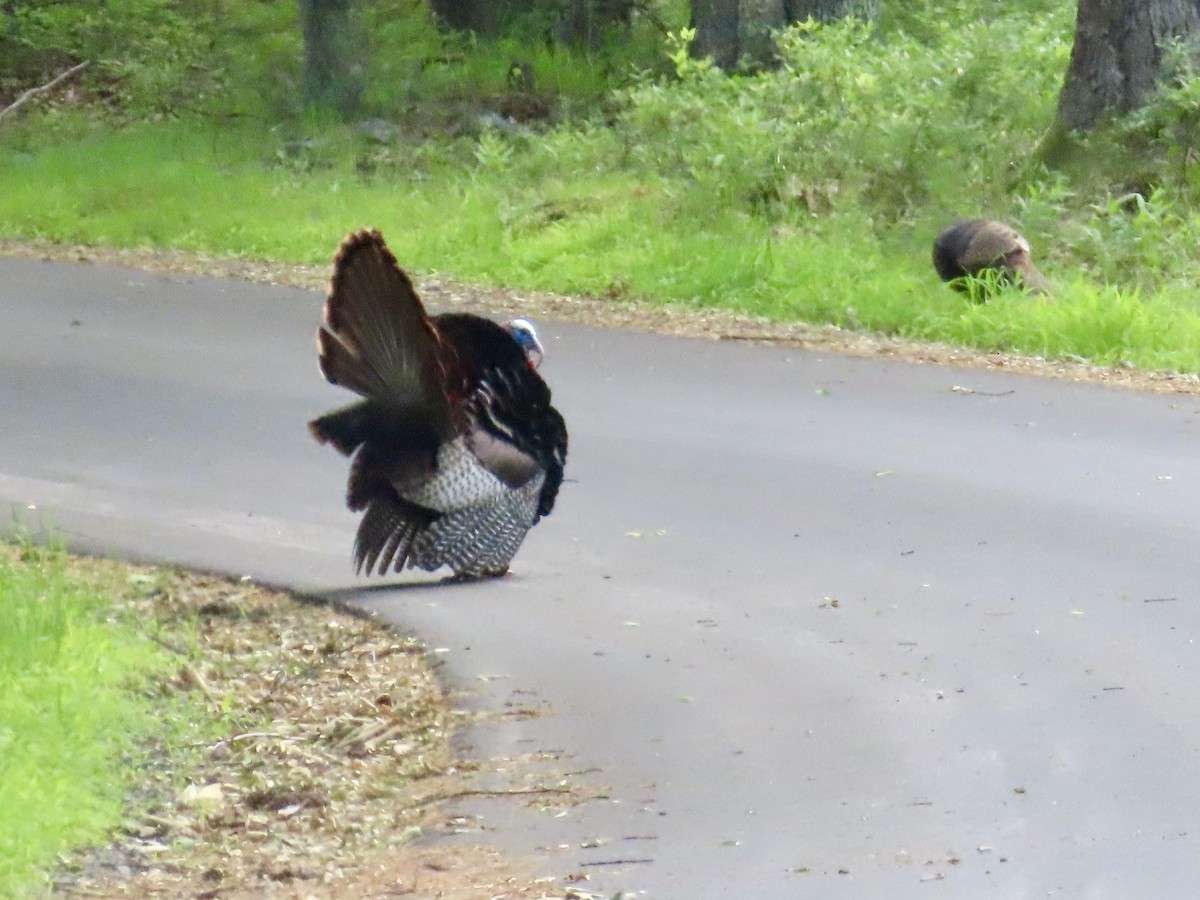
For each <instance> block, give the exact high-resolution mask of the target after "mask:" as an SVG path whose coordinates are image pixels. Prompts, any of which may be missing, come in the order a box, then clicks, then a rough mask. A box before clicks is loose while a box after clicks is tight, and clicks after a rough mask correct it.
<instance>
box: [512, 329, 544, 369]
mask: <svg viewBox="0 0 1200 900" xmlns="http://www.w3.org/2000/svg"><path fill="white" fill-rule="evenodd" d="M504 327H505V329H507V331H508V333H509V334H511V335H512V338H513V340H514V341H516V342H517V345H518V346H519V347H520V348H521V349H522V350H524V351H525V355H526V356H527V357H528V358H529V365H530V366H532V367H533V368H535V369H536V368H537V367H538V366H540V365H541V364H542V360H543V359H545V358H546V350H545V348H544V347H543V346H542V342H541V341H539V340H538V335H537V329H536V328H534V327H533V323H532V322H530V321H529V320H528V319H513V320H512V321H511V322H508V323H507V324H505V326H504Z"/></svg>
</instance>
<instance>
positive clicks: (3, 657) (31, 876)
mask: <svg viewBox="0 0 1200 900" xmlns="http://www.w3.org/2000/svg"><path fill="white" fill-rule="evenodd" d="M111 606H112V599H111V598H110V597H109V596H106V595H105V594H104V593H103V592H101V591H100V590H99V589H97V588H96V587H94V586H91V585H88V584H85V583H81V582H79V581H77V580H75V579H73V578H72V577H70V576H69V575H68V573H67V571H66V569H65V567H64V562H63V558H62V556H61V554H58V553H56V552H53V551H49V550H42V549H38V548H34V547H25V548H23V549H22V550H21V552H20V553H19V554H18V553H16V552H13V550H12V548H9V547H4V546H0V896H3V897H17V896H23V895H25V894H34V893H41V891H42V890H43V889H44V877H45V875H44V873H45V871H46V870H47V868H49V867H52V866H53V865H54V864H55V862H56V858H57V855H58V854H60V853H62V852H65V851H68V850H70V849H71V848H72V847H76V846H80V845H84V844H88V843H91V842H95V841H100V840H102V839H104V837H105V836H106V835H107V834H108V833H109V832H110V831H111V830H112V828H113V827H114V826H115V825H117V824H118V823H119V822H120V819H121V812H122V805H123V799H124V794H125V789H126V787H127V785H128V782H129V772H128V768H127V767H128V765H129V760H130V759H131V758H132V754H133V753H134V752H135V743H136V742H137V740H138V739H139V738H140V737H145V736H146V735H148V734H149V733H151V732H152V731H153V730H154V729H155V728H156V725H155V722H154V721H153V720H152V719H151V718H150V715H149V702H148V701H147V700H145V699H144V698H141V697H139V695H138V694H137V693H136V692H135V691H134V690H133V687H134V686H135V685H136V684H138V683H139V681H140V680H141V679H144V677H145V676H146V675H147V674H148V673H150V672H152V671H155V670H158V669H160V668H161V667H162V666H163V660H162V658H161V651H160V650H159V649H158V648H156V647H155V646H154V645H153V644H152V643H151V642H149V641H148V640H145V639H144V638H143V637H141V636H139V635H137V634H136V633H135V632H134V631H133V630H132V629H131V628H127V627H122V626H120V625H118V624H115V623H114V622H111V621H108V620H107V619H106V616H108V615H109V614H110V613H111V612H112V609H111Z"/></svg>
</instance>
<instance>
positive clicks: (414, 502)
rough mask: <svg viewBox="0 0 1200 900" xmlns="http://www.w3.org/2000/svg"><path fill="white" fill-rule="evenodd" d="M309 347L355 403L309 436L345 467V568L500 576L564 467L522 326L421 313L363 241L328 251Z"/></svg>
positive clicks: (397, 273)
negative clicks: (321, 314)
mask: <svg viewBox="0 0 1200 900" xmlns="http://www.w3.org/2000/svg"><path fill="white" fill-rule="evenodd" d="M317 349H318V353H319V358H320V367H321V373H322V374H323V375H324V376H325V378H326V379H327V380H328V381H330V382H331V383H333V384H336V385H340V386H341V387H344V388H348V389H350V390H352V391H354V392H355V393H357V394H359V395H360V396H361V397H362V398H363V399H362V400H360V401H359V402H357V403H354V404H352V405H350V406H347V407H344V408H342V409H338V410H335V411H334V412H331V413H328V414H327V415H324V416H321V417H320V418H319V419H314V420H313V421H312V422H310V423H309V425H308V427H309V431H311V432H312V434H313V436H314V437H315V438H316V439H317V440H318V441H320V442H321V443H330V444H332V445H333V446H334V447H336V448H337V449H338V450H339V451H341V452H342V453H343V454H345V455H347V456H352V457H353V458H352V460H351V463H350V480H349V485H348V488H347V492H346V504H347V505H348V506H349V507H350V509H352V510H354V511H358V510H364V511H365V512H364V514H363V517H362V521H361V522H360V523H359V526H358V535H357V537H356V539H355V542H354V562H355V567H356V570H357V571H360V572H361V571H362V570H363V569H364V568H365V569H366V572H367V574H370V573H371V571H372V570H373V569H374V570H376V571H378V572H379V573H380V574H384V573H386V572H387V571H388V569H389V567H392V568H394V570H395V571H397V572H399V571H400V570H401V569H403V568H404V566H405V565H408V566H409V567H417V568H421V569H425V570H427V571H430V572H432V571H433V570H435V569H437V568H439V567H441V566H443V565H444V566H449V567H450V568H451V569H452V570H453V571H454V573H455V575H456V576H458V577H462V578H478V577H482V576H495V575H503V574H504V573H505V572H507V571H508V565H509V563H510V562H511V560H512V558H513V556H514V555H515V554H516V552H517V548H519V547H520V546H521V543H522V541H524V539H525V535H526V533H527V532H528V531H529V529H530V528H531V527H533V525H534V524H535V523H536V522H537V521H538V520H539V519H540V518H541V517H542V516H545V515H548V514H549V513H550V510H551V509H553V508H554V500H555V497H556V496H557V494H558V489H559V486H560V485H561V484H562V479H563V465H564V463H565V462H566V456H567V428H566V424H565V423H564V421H563V417H562V416H561V415H559V413H558V411H557V410H556V409H555V408H554V407H553V406H551V405H550V388H549V387H547V386H546V382H544V381H543V380H542V378H541V376H539V375H538V373H537V372H536V371H535V369H536V366H537V365H538V364H540V362H541V360H542V357H543V356H544V351H543V349H542V346H541V344H540V343H539V342H538V338H537V333H536V332H535V331H534V328H533V326H532V325H530V324H529V322H527V321H525V320H524V319H514V320H513V321H511V322H509V323H507V324H506V325H499V324H497V323H495V322H493V321H491V320H490V319H484V318H481V317H479V316H474V315H470V314H466V313H444V314H442V315H437V316H429V315H427V314H426V312H425V308H424V306H422V304H421V300H420V298H419V297H418V296H417V293H416V291H415V290H414V289H413V285H412V282H411V281H410V280H409V278H408V276H407V275H406V274H405V273H404V271H403V270H402V269H401V268H400V266H399V265H398V264H397V262H396V258H395V257H394V256H393V255H392V253H391V251H390V250H388V248H387V246H386V245H385V244H384V242H383V237H382V236H381V235H380V234H379V232H378V231H360V232H357V233H356V234H351V235H350V236H349V237H347V238H346V240H344V241H343V242H342V245H341V247H340V248H339V249H338V253H337V257H336V259H335V260H334V268H333V279H332V281H331V282H330V286H329V299H328V300H327V301H326V303H325V320H324V323H323V324H322V325H321V327H320V328H319V329H318V331H317Z"/></svg>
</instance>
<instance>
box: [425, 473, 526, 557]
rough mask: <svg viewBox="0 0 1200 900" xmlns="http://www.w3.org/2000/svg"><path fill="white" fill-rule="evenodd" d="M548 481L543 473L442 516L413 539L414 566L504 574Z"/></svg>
mask: <svg viewBox="0 0 1200 900" xmlns="http://www.w3.org/2000/svg"><path fill="white" fill-rule="evenodd" d="M544 480H545V476H542V475H539V476H538V477H536V478H534V479H533V480H532V481H530V482H528V483H526V484H524V485H522V486H521V487H519V488H508V487H506V488H504V489H503V491H502V492H501V493H500V495H499V496H497V497H495V498H493V499H492V500H491V502H488V503H485V504H481V505H476V506H469V507H465V508H463V509H460V510H457V511H456V512H452V513H446V514H444V515H441V516H439V517H438V518H437V519H436V520H435V521H434V522H433V523H432V524H431V525H430V526H429V527H428V528H426V529H425V530H424V531H422V532H420V533H419V534H417V536H416V538H415V539H414V540H413V544H412V551H411V555H410V557H409V565H410V566H413V567H416V568H421V569H425V570H426V571H427V572H432V571H433V570H434V569H437V568H438V567H440V566H443V565H447V566H449V567H450V568H451V569H453V570H454V574H455V575H457V576H459V577H460V578H478V577H480V576H482V575H502V574H504V572H506V571H507V570H508V566H509V563H511V562H512V559H513V557H514V556H516V555H517V550H518V549H519V548H520V546H521V543H522V542H523V541H524V540H525V535H526V534H527V533H528V532H529V529H530V528H531V527H533V523H534V521H535V519H536V518H537V507H538V494H539V493H540V492H541V489H542V482H543V481H544Z"/></svg>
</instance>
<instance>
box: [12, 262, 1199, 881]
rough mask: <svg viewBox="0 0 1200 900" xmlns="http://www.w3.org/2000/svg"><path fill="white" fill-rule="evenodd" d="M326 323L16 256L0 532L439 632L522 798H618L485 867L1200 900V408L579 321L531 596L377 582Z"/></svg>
mask: <svg viewBox="0 0 1200 900" xmlns="http://www.w3.org/2000/svg"><path fill="white" fill-rule="evenodd" d="M321 299H322V298H321V297H319V296H317V295H315V294H312V293H307V292H302V291H295V290H286V289H272V288H266V287H255V286H250V285H245V284H240V283H232V282H228V283H227V282H217V281H203V280H196V281H188V280H183V279H173V278H166V277H162V276H157V275H149V274H145V273H140V272H134V271H128V270H119V269H107V268H99V267H95V268H93V267H73V266H62V265H52V264H44V263H33V262H22V261H12V260H9V261H0V313H2V315H0V322H2V323H3V328H2V330H0V384H3V388H2V389H0V423H2V428H3V431H2V434H3V439H2V440H0V500H3V502H4V503H5V505H11V506H13V507H14V508H15V509H17V510H18V511H19V512H20V514H21V516H22V518H23V519H24V520H25V521H26V522H30V523H34V524H36V523H37V522H39V521H46V520H49V521H52V522H54V523H55V524H56V525H57V526H58V527H60V528H62V529H63V530H65V531H66V532H67V534H68V535H69V536H70V538H71V540H72V542H73V543H74V545H75V546H78V547H83V548H90V549H98V550H102V551H106V552H113V553H122V554H126V555H130V556H133V557H138V558H147V559H155V560H173V561H177V562H180V563H184V564H188V565H192V566H198V567H202V568H207V569H216V570H221V571H224V572H228V573H231V574H234V575H242V574H248V575H252V576H254V577H255V578H256V579H260V580H262V581H266V582H270V583H275V584H282V585H287V586H291V587H294V588H297V589H300V590H303V591H313V592H321V593H327V594H332V595H335V596H337V597H340V598H341V599H349V600H352V601H354V602H358V603H361V604H363V605H364V606H366V607H368V608H370V609H373V610H376V611H378V612H379V613H380V614H382V615H383V616H384V617H385V618H386V619H388V620H389V621H392V622H395V623H396V624H398V625H399V626H400V627H401V628H404V629H411V630H414V631H416V632H417V633H418V634H420V635H422V636H424V637H425V638H427V640H428V641H429V643H430V645H431V647H434V648H436V653H437V658H439V659H440V660H443V661H444V673H445V675H446V677H447V678H448V679H449V680H450V682H451V683H453V684H456V685H458V686H460V687H462V688H464V689H465V690H467V691H468V692H470V696H471V702H472V703H474V704H476V705H477V706H479V707H481V708H484V709H491V710H497V711H501V712H508V713H511V714H510V715H506V716H499V717H495V719H494V720H493V721H492V722H491V723H490V724H484V725H481V726H479V727H476V728H474V729H472V730H471V731H470V732H468V733H467V735H466V736H465V739H466V740H467V741H468V742H469V743H470V745H471V748H472V751H473V752H476V753H479V754H484V755H488V756H492V755H499V756H505V757H513V758H514V766H513V770H512V772H511V773H510V774H509V776H508V777H507V778H506V779H503V780H502V782H501V781H497V783H496V786H497V787H505V788H509V787H514V786H518V787H519V786H521V785H523V784H525V785H528V784H531V783H533V781H532V780H533V779H536V778H538V777H541V778H543V779H545V778H552V777H558V776H559V775H562V774H563V773H573V774H570V775H566V776H565V777H567V778H568V780H569V781H570V782H571V783H573V784H576V785H578V786H580V787H582V788H595V789H596V790H597V791H598V792H599V793H601V794H602V795H603V797H602V798H601V799H596V800H593V801H592V802H588V803H584V804H582V805H579V806H574V807H570V808H567V809H566V810H559V811H558V814H556V812H555V811H550V812H544V811H538V810H536V809H530V808H527V807H525V806H522V805H519V804H515V803H513V802H511V801H494V800H488V799H475V800H469V801H464V803H463V805H462V807H461V812H462V813H463V814H464V815H466V816H468V817H473V820H474V821H475V822H476V823H477V824H478V825H479V826H480V828H481V829H482V834H481V833H480V831H479V830H475V831H474V832H473V833H471V834H468V835H466V839H468V840H480V839H482V840H485V841H489V842H492V843H496V844H499V845H501V846H504V847H507V848H508V849H510V850H512V851H514V852H520V853H525V854H533V855H535V856H537V857H538V858H539V859H540V860H541V862H540V863H539V865H540V867H542V868H544V869H545V870H547V871H552V872H555V873H558V874H564V873H567V872H572V871H575V872H586V873H588V874H589V876H590V881H589V882H588V883H586V884H585V885H581V886H582V887H585V888H586V889H587V890H589V891H596V892H613V891H615V890H617V889H624V890H627V891H631V892H637V893H639V894H640V895H645V896H649V897H657V898H685V897H686V898H710V897H711V898H724V897H739V898H757V897H762V898H781V897H820V898H837V897H847V898H862V897H889V898H905V897H919V898H934V897H946V898H969V897H987V898H993V897H1028V896H1046V895H1063V896H1071V897H1082V896H1087V897H1113V898H1119V897H1132V896H1140V897H1182V896H1191V895H1193V894H1194V892H1195V890H1196V884H1197V883H1200V646H1198V645H1197V643H1196V642H1197V641H1198V640H1200V554H1198V553H1197V549H1198V544H1200V541H1198V536H1200V503H1198V502H1197V500H1198V498H1200V453H1198V452H1197V449H1198V447H1200V398H1196V397H1183V396H1162V395H1150V394H1138V393H1132V392H1121V391H1114V390H1106V389H1101V388H1097V387H1093V386H1086V385H1072V384H1066V383H1061V382H1055V381H1049V380H1040V379H1035V378H1029V377H1020V376H1006V375H1003V374H996V373H989V372H974V371H962V370H947V369H942V368H937V367H933V366H917V365H909V364H903V363H896V362H887V361H875V360H862V359H852V358H842V357H837V356H822V355H815V354H813V353H807V352H803V351H798V350H792V349H785V348H761V347H748V346H739V345H733V344H726V343H710V342H693V341H685V340H675V339H669V338H663V337H656V336H650V335H643V334H636V333H629V332H607V331H602V330H597V329H589V328H581V327H572V326H566V325H563V326H558V325H556V324H554V323H550V322H544V323H541V324H542V331H543V336H544V337H545V338H546V339H547V342H548V349H549V352H550V356H549V360H548V363H547V366H546V368H545V371H546V374H547V377H548V378H549V380H550V382H551V384H552V386H553V388H554V391H555V397H556V402H557V405H558V406H559V408H560V409H561V410H562V411H563V413H564V414H565V415H566V417H567V421H568V424H569V426H570V428H571V439H572V446H571V455H570V459H569V462H568V477H569V478H570V479H572V481H571V482H570V483H569V484H567V485H566V487H565V489H564V491H563V494H562V496H561V498H560V502H559V506H558V508H557V510H556V511H555V513H554V515H552V516H551V517H550V518H549V519H548V520H546V521H545V522H543V523H542V524H541V525H539V526H538V527H537V528H536V529H535V530H534V531H533V532H532V533H531V535H530V537H529V539H528V541H527V542H526V544H525V547H524V548H523V550H522V552H521V553H520V554H519V555H518V557H517V561H516V565H515V574H514V575H513V576H510V577H509V578H507V579H504V580H503V581H500V582H493V583H486V584H476V585H434V586H429V585H428V582H427V583H426V584H425V585H422V584H420V583H419V582H420V579H417V578H415V577H407V578H405V579H403V580H401V582H399V583H397V582H395V581H393V582H391V583H386V582H385V583H384V584H385V585H386V586H384V587H379V586H375V587H373V588H371V589H368V588H369V585H371V583H370V582H367V581H366V580H359V579H355V578H354V577H353V574H352V572H351V567H350V562H349V552H350V543H351V540H352V535H353V531H354V525H355V519H354V517H353V516H351V515H350V514H349V513H348V512H346V511H345V510H344V509H343V508H342V501H341V498H342V491H343V488H344V479H345V463H344V461H343V460H342V459H341V458H340V457H338V456H337V454H335V453H333V452H332V451H331V450H329V449H328V448H323V447H319V446H317V445H316V444H315V443H314V442H313V441H312V440H311V439H310V438H309V437H308V435H307V433H306V431H305V428H304V423H305V422H306V421H307V420H308V419H309V418H310V417H311V416H313V415H314V414H316V413H319V412H322V411H324V410H325V409H326V408H328V407H329V406H330V405H332V404H336V403H340V402H343V401H344V400H345V399H346V395H345V394H344V393H343V392H341V391H338V390H337V389H335V388H332V387H329V386H328V385H325V384H324V383H323V382H322V381H321V380H320V378H319V376H318V375H317V372H316V366H315V361H314V360H315V351H314V347H313V331H314V329H315V327H316V325H317V322H318V316H319V309H320V304H321ZM427 299H429V300H430V301H431V303H432V304H433V305H436V295H433V296H431V297H429V298H427ZM30 507H33V509H31V508H30ZM528 709H537V710H541V711H543V712H546V713H548V714H547V715H542V716H540V717H537V718H529V717H525V716H523V715H521V714H520V711H521V710H528ZM518 758H519V759H518ZM622 861H624V862H622Z"/></svg>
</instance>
